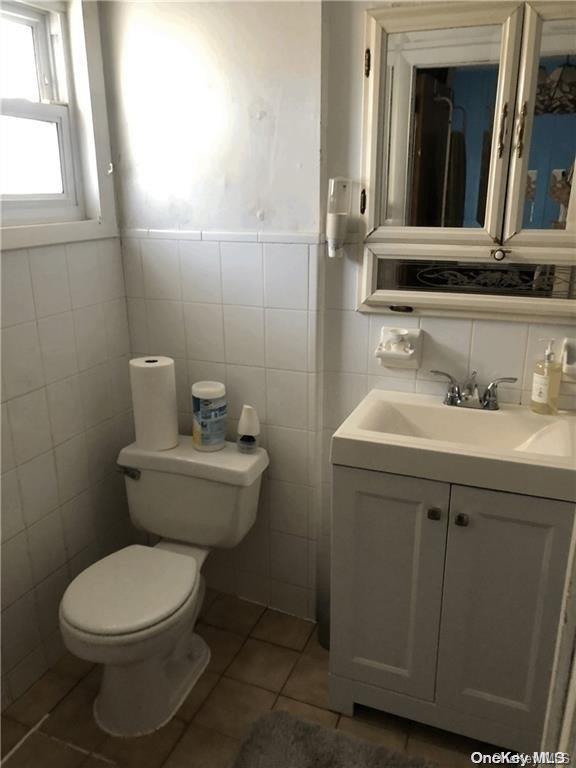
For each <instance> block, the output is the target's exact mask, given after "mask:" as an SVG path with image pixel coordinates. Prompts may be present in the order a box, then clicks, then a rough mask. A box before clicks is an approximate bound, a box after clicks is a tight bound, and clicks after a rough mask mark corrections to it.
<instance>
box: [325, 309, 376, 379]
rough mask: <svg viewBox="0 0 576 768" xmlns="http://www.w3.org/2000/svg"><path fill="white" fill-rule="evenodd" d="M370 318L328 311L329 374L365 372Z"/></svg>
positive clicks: (326, 338)
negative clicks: (331, 372)
mask: <svg viewBox="0 0 576 768" xmlns="http://www.w3.org/2000/svg"><path fill="white" fill-rule="evenodd" d="M368 329H369V318H368V317H367V316H366V315H362V314H360V313H359V312H348V311H338V310H327V312H326V315H325V327H324V341H325V354H324V365H325V370H327V371H346V372H348V373H365V372H366V368H367V364H368V357H367V355H368Z"/></svg>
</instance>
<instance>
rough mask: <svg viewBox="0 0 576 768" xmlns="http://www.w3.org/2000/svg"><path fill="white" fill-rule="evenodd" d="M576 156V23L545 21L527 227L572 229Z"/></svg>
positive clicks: (524, 222)
mask: <svg viewBox="0 0 576 768" xmlns="http://www.w3.org/2000/svg"><path fill="white" fill-rule="evenodd" d="M575 153H576V21H574V20H560V21H545V22H544V23H543V25H542V41H541V44H540V52H539V58H538V75H537V83H536V97H535V104H534V121H533V125H532V138H531V144H530V154H529V160H528V170H527V171H526V186H525V195H524V210H523V216H522V228H523V229H566V218H567V214H568V204H569V201H570V192H571V188H572V180H573V176H574V156H575Z"/></svg>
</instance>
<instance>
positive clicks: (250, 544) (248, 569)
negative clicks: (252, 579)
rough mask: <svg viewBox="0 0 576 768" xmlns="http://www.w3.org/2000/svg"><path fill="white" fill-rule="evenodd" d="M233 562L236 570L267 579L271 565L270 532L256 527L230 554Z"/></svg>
mask: <svg viewBox="0 0 576 768" xmlns="http://www.w3.org/2000/svg"><path fill="white" fill-rule="evenodd" d="M230 555H231V560H232V563H233V565H234V566H235V567H236V568H240V569H241V570H242V571H244V572H245V573H256V574H259V575H260V576H261V577H267V576H268V572H269V568H270V563H269V559H270V558H269V554H268V531H267V530H266V529H264V528H262V527H261V526H259V525H258V520H257V521H256V525H255V526H254V527H253V528H252V529H251V530H250V531H249V532H248V534H247V535H246V537H245V538H244V539H242V541H241V542H240V543H239V544H238V545H237V546H236V547H234V549H233V550H232V551H231V552H230Z"/></svg>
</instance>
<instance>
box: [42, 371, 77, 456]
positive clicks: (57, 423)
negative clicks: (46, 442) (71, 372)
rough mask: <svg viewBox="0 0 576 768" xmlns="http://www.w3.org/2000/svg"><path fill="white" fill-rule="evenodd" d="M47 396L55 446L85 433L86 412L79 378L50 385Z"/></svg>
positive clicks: (75, 377) (71, 378) (73, 377)
mask: <svg viewBox="0 0 576 768" xmlns="http://www.w3.org/2000/svg"><path fill="white" fill-rule="evenodd" d="M46 396H47V398H48V411H49V414H50V425H51V427H52V437H53V439H54V445H58V444H59V443H62V442H64V440H68V439H69V438H71V437H73V436H74V435H77V434H78V433H79V432H82V431H83V429H84V412H83V410H82V399H81V395H80V379H79V377H78V376H72V377H70V378H69V379H63V380H62V381H58V382H55V383H54V384H50V385H49V386H48V387H47V388H46Z"/></svg>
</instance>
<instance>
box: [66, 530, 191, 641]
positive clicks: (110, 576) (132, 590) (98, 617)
mask: <svg viewBox="0 0 576 768" xmlns="http://www.w3.org/2000/svg"><path fill="white" fill-rule="evenodd" d="M197 573H198V566H197V564H196V561H195V560H194V558H193V557H188V556H186V555H179V554H176V553H174V552H167V551H165V550H162V549H158V548H154V547H143V546H140V545H139V544H135V545H133V546H130V547H126V548H125V549H121V550H119V551H118V552H114V553H113V554H112V555H108V557H105V558H103V559H102V560H99V561H98V562H97V563H94V565H91V566H90V567H89V568H87V569H86V570H85V571H83V572H82V573H81V574H80V575H79V576H77V577H76V578H75V579H74V581H73V582H72V583H71V584H70V586H69V587H68V589H67V590H66V592H65V593H64V597H63V598H62V608H61V610H62V615H63V617H64V619H65V620H66V621H67V622H69V623H70V624H72V625H73V626H74V627H77V628H78V629H80V630H83V631H84V632H90V633H92V634H96V635H125V634H129V633H131V632H138V631H139V630H142V629H146V628H147V627H151V626H153V625H154V624H158V623H159V622H160V621H163V620H164V619H166V618H168V616H170V615H171V614H173V613H174V612H175V611H177V610H178V608H180V606H181V605H183V603H184V602H185V601H186V600H187V599H188V597H189V596H190V594H191V593H192V590H193V589H194V585H195V583H196V578H197Z"/></svg>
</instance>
